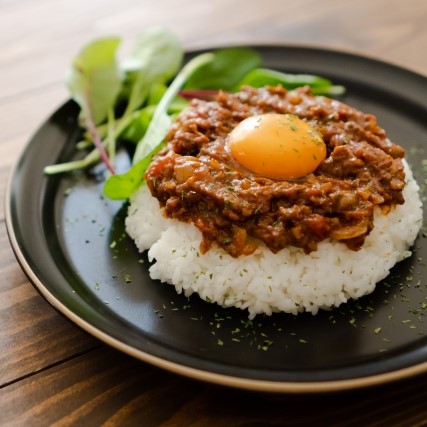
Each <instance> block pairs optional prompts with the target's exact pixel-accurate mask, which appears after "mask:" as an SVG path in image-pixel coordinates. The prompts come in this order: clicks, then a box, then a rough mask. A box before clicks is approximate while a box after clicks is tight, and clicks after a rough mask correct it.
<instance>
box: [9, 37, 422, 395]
mask: <svg viewBox="0 0 427 427" xmlns="http://www.w3.org/2000/svg"><path fill="white" fill-rule="evenodd" d="M255 48H256V49H257V50H258V51H259V52H260V53H261V55H262V56H263V58H264V64H265V65H266V66H267V67H270V68H275V69H278V70H283V71H286V72H290V73H312V74H319V75H321V76H325V77H328V78H330V79H332V80H333V81H334V82H335V83H336V84H342V85H344V86H346V88H347V92H346V94H345V95H344V96H343V97H342V100H343V101H344V102H346V103H349V104H350V105H353V106H354V107H356V108H359V109H361V110H363V111H365V112H369V113H372V114H375V115H376V116H377V118H378V121H379V123H380V125H381V126H382V127H384V128H385V129H386V130H387V132H388V135H389V137H390V138H391V139H392V140H394V141H396V142H398V143H399V144H401V145H403V146H404V147H405V148H406V150H407V154H408V160H409V163H410V164H411V166H412V168H413V170H414V174H415V177H416V179H417V180H418V182H419V183H420V184H422V185H424V181H425V176H424V170H425V169H426V168H425V167H424V168H423V158H425V156H426V139H427V122H426V120H425V118H426V117H427V79H426V77H424V76H421V75H418V74H416V73H414V72H411V71H408V70H405V69H402V68H399V67H397V66H394V65H391V64H387V63H384V62H380V61H378V60H375V59H373V58H368V57H363V56H359V55H355V54H352V53H347V52H339V51H331V50H325V49H319V48H310V47H301V46H271V45H270V46H256V47H255ZM196 53H199V52H193V53H190V54H188V55H187V57H190V56H194V55H195V54H196ZM77 114H78V107H77V106H76V104H75V103H74V102H72V101H69V102H66V103H65V104H64V105H63V106H61V107H60V108H59V109H58V110H57V111H56V112H54V114H52V115H51V117H50V118H48V119H47V121H46V122H45V123H44V124H43V125H42V126H41V127H40V129H39V130H38V131H37V132H36V134H35V135H34V137H33V138H32V139H31V141H30V142H29V143H28V145H27V147H26V148H25V150H24V152H23V153H22V155H21V157H20V159H19V161H18V162H17V164H16V166H15V168H14V170H13V172H12V174H11V177H10V180H9V184H8V190H7V198H6V222H7V229H8V233H9V237H10V241H11V244H12V247H13V250H14V252H15V254H16V257H17V259H18V261H19V263H20V264H21V266H22V268H23V270H24V271H25V273H26V274H27V276H28V277H29V279H30V280H31V282H32V283H33V284H34V285H35V287H36V288H37V289H38V291H39V292H40V293H41V294H42V295H43V296H44V297H45V298H46V299H47V300H48V301H49V302H50V303H51V304H52V305H53V306H54V307H55V308H56V309H57V310H58V311H59V312H61V313H63V314H64V315H65V316H67V317H68V318H70V319H71V320H72V321H74V322H75V323H76V324H77V325H79V326H80V327H81V328H83V329H84V330H86V331H87V332H89V333H91V334H93V335H94V336H95V337H97V338H99V339H100V340H102V341H104V342H105V343H107V344H109V345H111V346H113V347H115V348H117V349H119V350H121V351H123V352H125V353H128V354H129V355H131V356H134V357H136V358H139V359H141V360H142V361H145V362H148V363H151V364H153V365H156V366H158V367H161V368H164V369H167V370H169V371H173V372H175V373H178V374H182V375H185V376H188V377H191V378H195V379H199V380H203V381H207V382H211V383H217V384H222V385H226V386H231V387H237V388H242V389H250V390H259V391H270V392H291V393H299V392H301V393H307V392H322V391H332V390H343V389H350V388H357V387H365V386H369V385H373V384H379V383H385V382H389V381H394V380H397V379H400V378H404V377H408V376H411V375H415V374H418V373H420V372H425V371H427V335H426V334H427V317H426V314H427V289H426V287H427V275H426V272H427V270H426V261H427V260H426V259H425V257H426V256H427V241H426V239H425V238H424V237H423V236H422V233H420V236H419V237H418V238H417V240H416V243H415V247H414V251H413V254H412V256H411V257H410V258H408V259H406V260H405V261H403V262H401V263H400V264H398V265H397V266H396V267H395V268H394V269H393V270H392V272H391V274H390V276H389V277H388V278H387V279H385V280H384V281H383V282H381V283H380V284H378V286H377V289H376V291H375V292H374V293H373V294H371V295H368V296H366V297H363V298H361V299H360V300H358V301H356V302H350V303H348V304H345V305H342V306H341V307H339V308H336V309H333V310H331V311H323V312H321V313H319V314H318V315H316V316H313V315H311V314H301V315H298V316H293V315H289V314H275V315H273V316H271V317H267V316H258V317H256V318H255V320H253V321H249V320H248V317H247V313H246V312H242V311H240V310H237V309H222V308H220V307H218V306H217V305H215V304H209V303H207V302H204V301H202V300H200V299H199V298H198V297H197V296H195V297H191V298H186V297H184V296H183V295H178V294H176V293H175V291H174V288H173V287H172V286H169V285H165V284H161V283H159V282H155V281H153V280H151V279H150V277H149V275H148V272H147V269H148V265H149V264H148V261H147V259H146V257H145V256H144V255H142V256H141V255H140V254H138V252H137V250H136V248H135V246H134V244H133V242H132V241H131V240H130V239H129V237H127V235H126V234H125V232H124V225H123V221H124V218H125V214H126V205H124V204H123V203H119V202H112V201H109V200H106V199H105V198H104V197H103V196H102V182H97V181H96V180H94V179H93V178H91V177H89V176H87V175H86V174H84V173H77V174H70V175H63V176H54V177H46V176H44V175H43V168H44V166H46V165H48V164H52V163H56V162H62V161H66V160H70V159H71V158H72V156H74V155H75V151H74V143H75V142H76V141H77V140H78V138H79V136H80V130H79V128H78V126H77V122H76V117H77ZM422 191H424V188H422Z"/></svg>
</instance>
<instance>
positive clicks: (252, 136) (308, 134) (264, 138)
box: [228, 113, 326, 179]
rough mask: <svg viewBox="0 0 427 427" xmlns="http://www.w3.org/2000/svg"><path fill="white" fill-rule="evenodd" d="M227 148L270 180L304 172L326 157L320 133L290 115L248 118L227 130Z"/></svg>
mask: <svg viewBox="0 0 427 427" xmlns="http://www.w3.org/2000/svg"><path fill="white" fill-rule="evenodd" d="M228 147H229V150H230V152H231V155H232V156H233V157H234V158H235V159H236V160H237V161H238V162H239V163H240V164H241V165H242V166H244V167H245V168H246V169H248V170H250V171H251V172H254V173H256V174H259V175H262V176H265V177H268V178H274V179H293V178H300V177H302V176H305V175H308V174H310V173H312V172H314V170H315V169H316V168H317V167H318V166H319V165H320V163H321V162H322V161H323V160H324V159H325V157H326V145H325V143H324V141H323V138H322V135H321V134H320V133H319V132H318V131H317V130H316V129H314V128H313V127H312V126H311V125H310V124H308V123H307V122H305V121H304V120H301V119H300V118H298V117H297V116H295V115H292V114H275V113H271V114H262V115H258V116H251V117H248V118H247V119H245V120H243V121H241V122H240V123H239V124H238V125H237V126H236V127H235V128H234V129H233V130H232V131H231V133H230V135H229V138H228Z"/></svg>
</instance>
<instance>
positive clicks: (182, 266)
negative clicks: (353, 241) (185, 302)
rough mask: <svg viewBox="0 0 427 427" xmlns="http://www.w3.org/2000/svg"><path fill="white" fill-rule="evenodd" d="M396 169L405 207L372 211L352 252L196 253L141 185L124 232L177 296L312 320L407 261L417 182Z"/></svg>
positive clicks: (329, 248)
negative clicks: (362, 237) (364, 234)
mask: <svg viewBox="0 0 427 427" xmlns="http://www.w3.org/2000/svg"><path fill="white" fill-rule="evenodd" d="M404 165H405V173H406V186H405V188H404V190H403V195H404V197H405V203H404V204H403V205H398V206H396V208H395V209H393V210H392V211H391V212H389V213H388V214H387V215H383V214H382V213H381V211H380V209H379V208H376V209H377V210H376V211H375V219H374V229H373V230H372V232H371V233H370V234H369V236H368V237H367V238H366V240H365V243H364V246H363V247H362V249H361V250H359V251H357V252H355V251H352V250H350V249H348V248H347V247H346V245H344V244H342V243H339V242H336V241H331V240H325V241H323V242H321V243H319V245H318V250H317V251H314V252H311V253H310V254H308V255H307V254H305V253H304V251H303V250H302V249H299V248H295V247H288V248H285V249H282V250H281V251H280V252H279V253H277V254H273V253H272V252H271V251H270V250H269V249H268V248H266V247H265V246H261V245H260V246H259V247H258V249H257V250H256V251H255V252H254V253H253V254H251V255H247V256H241V257H239V258H233V257H231V256H230V255H228V254H227V253H226V252H225V251H224V250H222V249H220V248H215V247H213V248H212V249H210V250H209V251H208V252H207V253H206V254H204V255H202V254H201V253H200V252H199V245H200V241H201V233H200V231H199V230H198V229H197V228H196V227H195V226H194V225H193V224H188V223H184V222H181V221H178V220H173V219H168V218H165V217H164V216H163V215H162V212H161V209H160V207H159V204H158V201H157V199H156V198H154V197H152V196H151V193H150V191H149V189H148V187H147V186H146V185H143V186H141V188H140V189H139V190H138V191H137V192H136V193H135V194H134V195H133V196H132V198H131V200H130V206H129V209H128V216H127V218H126V231H127V233H128V234H129V235H130V237H131V238H132V239H133V240H134V241H135V244H136V246H137V248H138V249H139V250H140V251H141V252H142V251H145V250H147V249H149V250H148V257H149V260H150V261H154V263H153V264H152V265H151V267H150V269H149V273H150V277H151V278H152V279H157V280H160V281H161V282H166V283H169V284H172V285H174V286H175V288H176V290H177V292H178V293H182V292H183V293H184V294H185V295H186V296H190V295H191V294H192V293H193V292H196V293H198V294H199V296H200V297H201V298H202V299H203V300H206V301H209V302H216V303H218V304H219V305H221V306H223V307H231V306H233V307H237V308H240V309H247V310H248V312H249V317H250V318H254V317H255V316H256V315H257V314H261V313H265V314H267V315H271V314H272V313H273V312H285V313H292V314H298V313H299V312H303V311H307V312H311V313H312V314H316V313H317V312H318V310H319V309H329V308H332V307H338V306H339V305H340V304H342V303H345V302H347V301H348V300H349V299H357V298H360V297H362V296H363V295H366V294H369V293H371V292H372V291H373V290H374V289H375V285H376V284H377V283H378V282H379V281H380V280H382V279H384V278H385V277H386V276H387V275H388V274H389V271H390V269H391V268H392V267H393V266H394V265H395V264H396V263H397V262H399V261H401V260H403V259H405V258H407V257H408V256H410V255H411V251H410V250H409V248H410V247H411V246H412V245H413V243H414V241H415V239H416V237H417V234H418V232H419V230H420V228H421V224H422V205H421V200H420V197H419V187H418V184H417V183H416V181H415V180H414V178H413V176H412V172H411V170H410V168H409V166H408V165H407V163H406V162H405V161H404Z"/></svg>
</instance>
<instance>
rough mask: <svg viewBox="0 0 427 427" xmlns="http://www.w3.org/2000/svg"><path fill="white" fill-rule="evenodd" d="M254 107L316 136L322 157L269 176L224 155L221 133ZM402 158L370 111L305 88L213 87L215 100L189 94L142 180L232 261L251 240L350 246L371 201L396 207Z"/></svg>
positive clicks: (368, 217) (367, 227) (361, 236)
mask: <svg viewBox="0 0 427 427" xmlns="http://www.w3.org/2000/svg"><path fill="white" fill-rule="evenodd" d="M263 113H289V114H294V115H296V116H298V117H299V118H301V119H303V120H306V121H308V122H309V123H310V124H311V125H312V126H313V127H314V128H315V129H316V130H318V131H319V132H320V133H321V134H322V136H323V139H324V141H325V144H326V146H327V156H326V159H325V160H324V161H323V162H322V163H321V164H320V166H319V167H318V168H317V169H316V170H315V171H314V172H313V173H312V174H309V175H307V176H304V177H302V178H298V179H294V180H275V179H270V178H266V177H263V176H258V175H255V174H253V173H251V172H249V171H248V170H246V169H244V168H243V167H242V166H241V165H239V164H238V163H237V162H236V161H235V160H234V159H233V158H232V156H231V154H230V153H229V152H228V150H227V149H226V144H225V141H226V138H227V135H228V134H229V133H230V132H231V131H232V130H233V129H234V127H235V126H236V125H237V124H238V123H239V122H240V121H242V120H244V119H246V118H247V117H249V116H251V115H256V114H263ZM403 156H404V149H403V148H402V147H400V146H399V145H397V144H394V143H392V142H391V141H390V140H389V139H388V138H387V135H386V132H385V131H384V130H383V129H382V128H381V127H380V126H379V125H378V123H377V121H376V118H375V117H374V116H373V115H371V114H365V113H363V112H361V111H358V110H356V109H355V108H352V107H350V106H348V105H346V104H344V103H342V102H339V101H336V100H332V99H329V98H326V97H319V96H313V95H312V94H311V92H310V90H309V89H308V88H298V89H296V90H293V91H289V92H287V91H286V90H285V89H283V88H282V87H281V86H278V87H266V88H261V89H254V88H251V87H244V88H242V90H241V91H240V92H238V93H235V94H229V93H223V92H220V93H219V94H218V96H217V97H216V100H215V101H203V100H193V101H192V102H191V105H190V106H189V107H188V108H187V109H185V110H184V111H183V112H182V113H181V114H180V115H179V117H178V119H177V121H176V122H175V123H174V125H173V126H172V128H171V130H170V132H169V134H168V136H167V145H166V147H165V148H164V149H163V150H162V151H160V152H159V153H158V154H157V155H156V156H155V157H154V159H153V161H152V163H151V165H150V167H149V169H148V170H147V172H146V175H145V179H146V181H147V183H148V186H149V188H150V190H151V193H152V195H153V196H154V197H156V198H157V199H158V200H159V202H160V205H161V206H162V207H163V208H164V213H165V215H166V216H167V217H170V218H176V219H178V220H180V221H185V222H192V223H193V224H194V225H195V226H196V227H197V228H198V229H199V230H200V231H201V232H202V235H203V240H202V243H201V251H202V252H203V253H204V252H206V251H207V250H209V249H210V247H211V246H212V244H213V243H214V242H215V243H216V244H218V245H219V246H220V247H222V248H224V249H225V250H226V251H227V252H228V253H230V254H231V255H232V256H234V257H237V256H240V255H242V254H249V253H252V252H253V251H254V250H255V249H256V247H257V245H258V244H259V241H262V242H264V243H265V245H266V246H267V247H268V248H269V249H270V250H271V251H272V252H273V253H277V252H278V251H280V250H281V249H282V248H284V247H286V246H288V245H292V246H296V247H300V248H303V249H304V250H305V251H306V252H307V253H309V252H311V251H314V250H316V248H317V243H318V242H320V241H322V240H324V239H326V238H331V239H334V240H338V241H341V242H343V243H344V244H346V245H347V246H348V247H349V248H350V249H352V250H358V249H359V248H361V247H362V245H363V243H364V240H365V238H366V236H367V235H368V234H369V232H370V231H371V230H372V228H373V215H374V207H375V206H379V207H380V208H381V209H382V211H383V212H384V213H387V212H388V211H389V210H390V209H392V208H393V207H394V206H395V205H396V204H402V203H404V199H403V196H402V189H403V187H404V185H405V182H404V180H405V174H404V170H403V164H402V158H403Z"/></svg>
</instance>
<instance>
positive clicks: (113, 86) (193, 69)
mask: <svg viewBox="0 0 427 427" xmlns="http://www.w3.org/2000/svg"><path fill="white" fill-rule="evenodd" d="M120 42H121V40H120V39H119V38H117V37H106V38H101V39H97V40H94V41H92V42H90V43H88V44H87V45H86V46H84V47H83V49H82V50H81V51H80V53H79V54H78V55H77V56H76V57H75V58H74V60H73V62H72V64H71V66H70V69H69V70H68V74H67V76H66V83H67V87H68V89H69V91H70V94H71V97H72V98H73V99H74V101H75V102H77V104H78V105H79V107H80V114H79V124H80V126H81V127H82V128H83V130H84V133H83V136H84V139H83V140H82V141H80V142H78V143H77V146H76V149H77V150H85V151H83V152H84V153H85V154H84V156H83V158H81V159H79V160H73V161H71V162H68V163H62V164H55V165H49V166H47V167H46V168H45V173H46V174H48V175H52V174H58V173H64V172H70V171H73V170H78V169H84V168H88V167H90V166H93V165H94V164H97V163H99V162H101V161H102V162H103V163H104V164H105V165H106V167H107V169H108V171H109V176H108V178H107V180H106V182H105V186H104V193H105V195H106V196H107V197H109V198H111V199H117V200H120V199H123V200H125V199H127V198H129V197H130V196H131V195H132V193H133V192H134V191H135V190H136V189H137V188H138V187H139V185H141V183H142V182H143V175H144V172H145V170H146V169H147V167H148V166H149V164H150V162H151V159H152V156H153V155H154V154H155V153H156V152H157V151H159V150H160V149H161V147H162V146H163V141H164V139H165V137H166V134H167V132H168V130H169V128H170V126H171V124H172V123H173V121H174V118H175V117H176V115H177V114H178V113H179V112H180V111H182V110H183V109H184V108H185V107H186V106H187V105H188V103H189V100H190V99H192V98H203V99H211V98H213V97H214V96H215V94H216V93H217V91H219V90H223V91H229V92H234V91H238V90H239V89H240V87H241V86H242V85H246V84H247V85H251V86H254V87H262V86H266V85H277V84H281V85H282V86H283V87H284V88H286V89H293V88H295V87H298V86H305V85H308V86H310V87H311V89H312V91H313V93H314V94H321V95H328V96H332V95H339V94H341V93H343V91H344V88H343V87H342V86H336V85H333V84H332V82H331V81H330V80H328V79H325V78H323V77H319V76H313V75H307V74H287V73H283V72H280V71H276V70H271V69H267V68H263V67H262V58H261V56H260V55H259V53H258V52H257V51H256V50H253V49H250V48H243V47H232V48H223V49H219V50H215V51H212V52H205V53H201V54H199V55H193V57H192V58H191V59H189V60H188V61H186V62H185V64H184V51H183V48H182V46H181V44H180V42H179V40H178V39H177V38H176V37H175V36H174V35H173V34H172V33H170V32H169V31H167V30H165V29H163V28H151V29H149V30H147V31H146V32H144V33H143V34H141V35H140V36H139V37H138V38H137V39H136V41H135V43H134V45H133V46H132V47H131V49H130V50H129V52H128V54H127V55H125V56H124V57H123V58H122V59H121V60H120V61H119V60H118V53H119V52H118V50H119V46H120ZM119 143H127V144H132V145H133V147H134V148H133V149H132V152H133V159H132V166H131V167H130V168H129V170H128V171H127V172H125V173H124V174H117V173H116V172H115V166H114V164H115V154H116V150H117V147H118V144H119ZM79 157H82V156H79Z"/></svg>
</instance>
